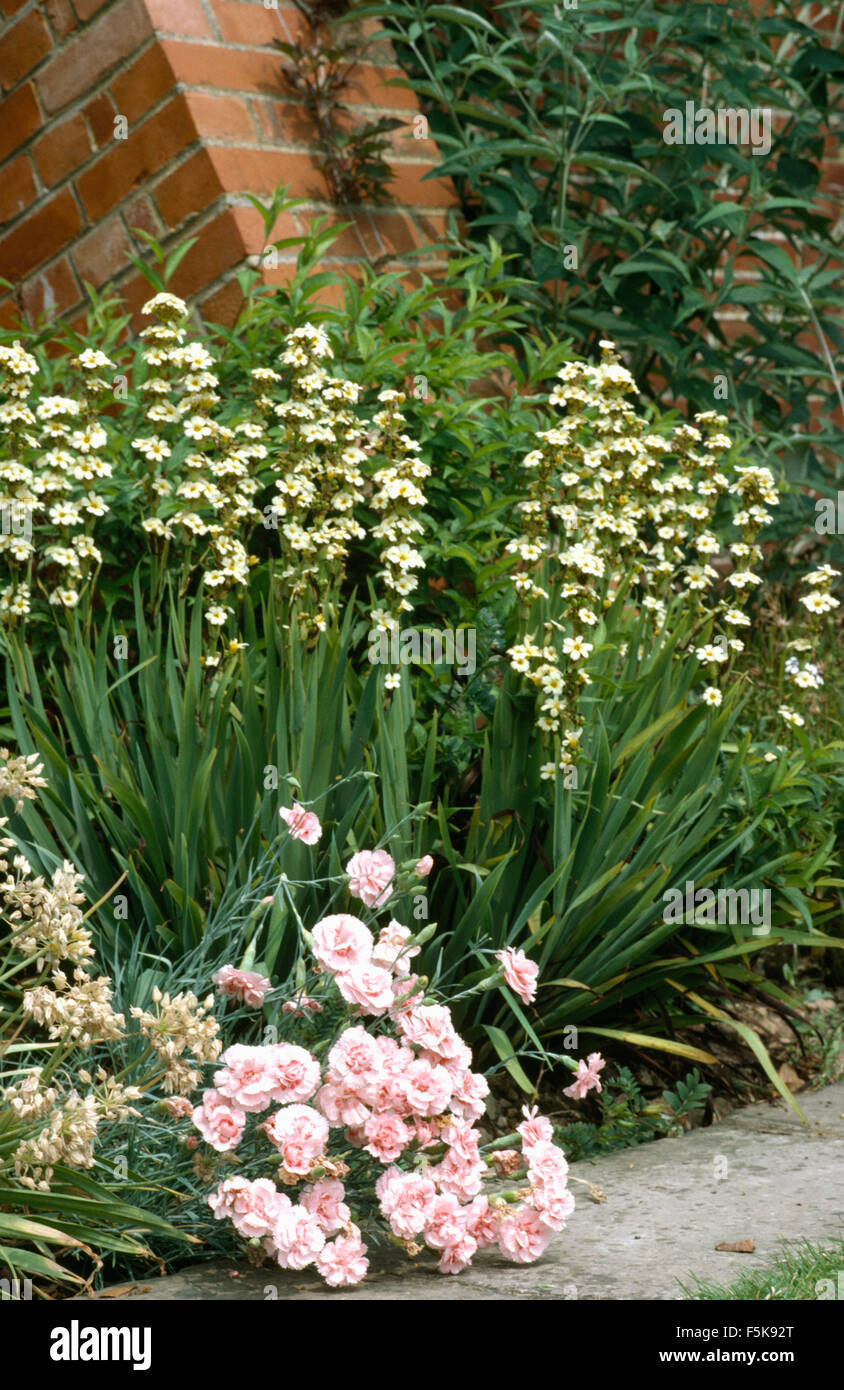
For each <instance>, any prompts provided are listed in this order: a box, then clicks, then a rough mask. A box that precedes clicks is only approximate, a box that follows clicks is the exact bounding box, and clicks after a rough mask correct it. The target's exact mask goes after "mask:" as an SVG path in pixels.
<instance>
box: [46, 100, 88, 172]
mask: <svg viewBox="0 0 844 1390" xmlns="http://www.w3.org/2000/svg"><path fill="white" fill-rule="evenodd" d="M33 154H34V156H35V163H36V166H37V168H38V172H39V174H40V175H41V178H42V180H43V182H44V183H45V184H46V185H47V187H48V188H51V187H52V186H53V184H56V183H59V181H60V180H61V179H63V178H64V177H65V176H66V175H67V174H70V173H72V172H73V170H74V169H78V168H79V165H80V164H82V163H83V162H84V161H85V160H86V159H87V158H88V157H89V155H90V154H91V141H90V139H89V137H88V127H87V126H86V124H85V122H84V120H83V119H82V116H81V114H80V113H79V112H78V111H77V113H76V115H75V116H71V117H70V118H69V119H68V120H66V121H62V122H61V123H60V124H59V125H52V124H51V125H50V127H49V129H48V131H47V133H46V134H45V135H42V136H41V139H40V140H36V142H35V145H34V146H33Z"/></svg>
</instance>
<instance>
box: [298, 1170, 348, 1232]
mask: <svg viewBox="0 0 844 1390" xmlns="http://www.w3.org/2000/svg"><path fill="white" fill-rule="evenodd" d="M345 1195H346V1193H345V1188H344V1187H343V1184H342V1183H341V1182H338V1181H337V1179H336V1178H320V1180H319V1182H315V1183H313V1184H312V1185H309V1186H308V1187H306V1188H305V1190H304V1192H303V1193H302V1196H301V1198H300V1200H301V1203H302V1206H303V1207H304V1208H305V1210H306V1211H309V1212H310V1213H311V1216H315V1217H316V1219H317V1221H318V1222H319V1224H320V1227H321V1229H322V1230H323V1231H324V1232H325V1234H326V1235H327V1236H333V1235H335V1234H336V1232H337V1231H341V1230H342V1229H343V1227H344V1226H348V1224H349V1222H350V1221H351V1219H352V1214H351V1212H350V1211H349V1208H348V1207H347V1206H346V1203H345V1202H344V1201H343V1198H344V1196H345Z"/></svg>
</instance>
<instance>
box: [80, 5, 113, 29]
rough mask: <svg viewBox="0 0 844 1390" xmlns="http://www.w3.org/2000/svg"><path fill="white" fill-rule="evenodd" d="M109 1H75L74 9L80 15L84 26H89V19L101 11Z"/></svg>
mask: <svg viewBox="0 0 844 1390" xmlns="http://www.w3.org/2000/svg"><path fill="white" fill-rule="evenodd" d="M108 3H109V0H74V9H75V10H76V13H77V14H78V15H79V18H80V20H81V22H82V23H83V24H87V23H88V20H89V19H92V18H93V16H94V15H95V14H96V13H97V10H101V9H102V7H103V5H107V4H108Z"/></svg>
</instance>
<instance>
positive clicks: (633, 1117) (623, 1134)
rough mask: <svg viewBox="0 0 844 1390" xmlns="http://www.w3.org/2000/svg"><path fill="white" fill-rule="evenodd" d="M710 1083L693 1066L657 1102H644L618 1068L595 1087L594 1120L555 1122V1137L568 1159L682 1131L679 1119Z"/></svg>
mask: <svg viewBox="0 0 844 1390" xmlns="http://www.w3.org/2000/svg"><path fill="white" fill-rule="evenodd" d="M711 1089H712V1088H711V1087H710V1086H709V1085H708V1084H707V1083H706V1082H704V1081H701V1078H700V1073H699V1072H698V1071H697V1069H694V1070H693V1071H690V1072H687V1073H686V1076H685V1077H684V1078H683V1080H681V1081H678V1082H677V1083H676V1090H674V1091H667V1090H666V1091H663V1093H662V1104H660V1103H659V1102H658V1101H656V1102H654V1101H651V1102H649V1101H647V1100H646V1098H645V1097H644V1096H643V1095H642V1088H641V1086H640V1085H639V1083H638V1081H637V1080H636V1078H635V1077H634V1075H633V1073H632V1072H631V1071H630V1069H629V1068H628V1067H619V1068H618V1070H617V1071H616V1072H615V1073H614V1075H613V1076H612V1078H611V1079H610V1080H608V1081H607V1082H606V1084H605V1085H604V1088H603V1090H602V1092H601V1098H600V1105H601V1112H602V1113H601V1120H600V1122H599V1123H598V1124H590V1123H585V1122H583V1121H578V1122H576V1123H575V1124H570V1125H563V1126H559V1127H558V1128H557V1130H556V1137H557V1139H558V1141H559V1142H560V1143H561V1144H562V1145H563V1148H564V1149H565V1151H566V1157H567V1158H568V1160H569V1162H570V1163H577V1162H580V1160H581V1159H584V1158H596V1157H598V1156H599V1155H600V1154H607V1153H618V1152H619V1150H621V1149H627V1148H630V1147H631V1146H632V1145H634V1144H643V1143H647V1142H648V1141H649V1140H651V1139H662V1138H665V1137H667V1136H676V1135H679V1134H682V1133H683V1129H684V1125H683V1121H684V1120H686V1119H688V1118H689V1117H691V1116H692V1115H694V1113H695V1111H697V1110H700V1109H702V1107H703V1106H704V1105H705V1104H706V1098H707V1096H708V1094H709V1092H710V1090H711Z"/></svg>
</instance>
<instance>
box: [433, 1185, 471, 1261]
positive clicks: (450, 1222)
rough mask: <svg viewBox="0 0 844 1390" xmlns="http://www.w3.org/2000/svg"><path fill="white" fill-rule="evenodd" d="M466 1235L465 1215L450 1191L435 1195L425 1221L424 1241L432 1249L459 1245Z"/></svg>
mask: <svg viewBox="0 0 844 1390" xmlns="http://www.w3.org/2000/svg"><path fill="white" fill-rule="evenodd" d="M465 1235H466V1217H465V1215H464V1213H463V1209H462V1207H461V1206H460V1203H459V1202H458V1200H457V1198H456V1197H455V1196H454V1195H453V1194H452V1193H444V1194H442V1195H441V1196H439V1197H435V1198H434V1200H433V1202H432V1203H431V1206H430V1210H429V1212H428V1217H427V1220H426V1222H425V1243H426V1244H427V1245H430V1247H431V1249H432V1250H444V1249H445V1247H446V1246H447V1245H459V1243H460V1242H461V1241H462V1240H463V1238H464V1236H465Z"/></svg>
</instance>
